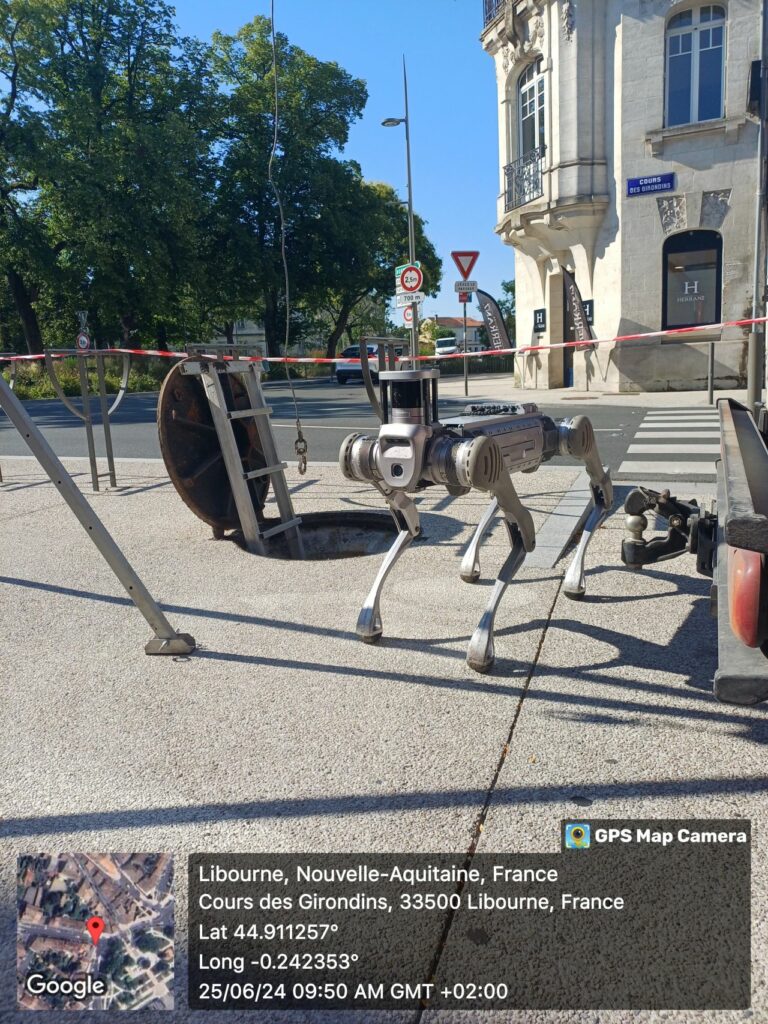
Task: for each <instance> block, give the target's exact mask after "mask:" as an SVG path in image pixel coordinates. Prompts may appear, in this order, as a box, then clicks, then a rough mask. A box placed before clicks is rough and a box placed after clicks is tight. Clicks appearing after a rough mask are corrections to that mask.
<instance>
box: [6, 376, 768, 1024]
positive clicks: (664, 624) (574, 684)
mask: <svg viewBox="0 0 768 1024" xmlns="http://www.w3.org/2000/svg"><path fill="white" fill-rule="evenodd" d="M496 395H497V396H498V392H497V391H496ZM526 396H527V397H528V396H530V392H528V393H526ZM473 397H474V396H473ZM631 397H632V398H633V399H636V398H637V396H631ZM678 397H679V396H678ZM601 400H602V399H601ZM71 465H72V467H73V470H75V471H76V472H77V473H78V476H77V477H76V479H77V481H78V483H80V485H81V486H83V487H84V488H85V493H86V495H87V496H88V499H89V501H91V502H92V504H93V506H94V508H95V509H96V510H97V512H98V514H99V515H100V516H101V517H102V519H103V521H104V522H105V524H106V525H107V526H108V528H109V529H110V530H111V531H112V532H113V535H114V537H115V539H116V540H117V541H118V543H119V544H120V545H121V547H122V548H123V550H124V551H125V553H126V554H127V555H128V557H129V558H130V559H131V561H132V562H133V565H134V567H135V568H136V570H137V571H138V572H139V574H140V576H141V577H142V579H143V580H144V582H145V583H146V584H147V585H148V587H149V589H150V591H151V592H152V593H153V595H154V596H155V597H156V598H157V599H158V600H160V601H161V603H162V604H163V607H164V609H165V610H166V613H167V615H168V617H169V619H170V620H171V622H172V624H173V625H174V626H175V627H176V628H177V629H180V630H184V631H187V632H191V633H193V634H194V636H195V637H196V639H197V641H198V643H199V645H200V650H199V651H198V652H196V653H195V654H194V655H193V656H192V657H190V658H184V659H170V658H148V657H146V656H145V655H144V653H143V645H144V643H145V642H146V640H147V639H148V638H149V629H148V627H147V626H146V624H145V622H144V620H143V619H142V618H141V616H140V615H139V613H138V612H137V611H136V610H135V609H134V608H133V606H132V605H131V604H130V602H129V601H128V599H127V598H126V596H125V595H124V593H123V592H122V591H121V589H120V587H119V584H118V583H117V581H116V580H115V579H114V577H113V576H112V575H111V573H110V571H109V569H108V568H107V566H106V564H105V563H104V562H103V561H102V560H101V559H100V557H99V556H98V553H97V552H96V550H95V548H93V547H92V546H91V545H90V544H89V542H88V539H87V537H86V536H85V534H84V533H83V530H82V528H81V527H80V526H79V524H78V523H77V522H76V520H75V519H74V517H73V516H72V515H71V514H70V513H69V511H68V510H67V509H66V507H65V506H64V505H63V503H62V501H61V500H60V498H59V496H58V494H57V493H56V491H55V488H54V487H53V486H52V485H51V484H50V483H48V482H47V481H46V480H45V479H44V477H43V476H42V474H41V471H40V470H39V467H38V466H37V464H36V463H35V462H34V461H33V460H31V459H30V460H28V461H24V460H14V463H13V473H12V477H13V479H12V480H9V482H8V483H6V484H4V485H2V486H0V521H1V522H2V530H3V537H4V541H5V542H4V543H3V544H2V545H0V606H1V607H2V612H3V614H2V619H3V623H4V625H5V629H4V630H3V634H2V637H1V638H0V657H1V658H2V664H4V665H5V666H6V684H5V700H4V702H3V706H2V712H1V713H0V716H1V717H0V726H1V727H2V735H3V743H2V747H1V748H0V749H2V755H0V756H1V760H0V777H1V778H2V782H1V783H0V787H1V788H0V836H1V837H2V848H3V852H4V856H3V858H2V860H1V861H0V934H1V935H2V939H3V946H2V948H3V949H5V950H6V967H7V969H6V970H5V971H4V972H2V983H1V986H0V1006H3V1007H6V1008H7V1007H9V1006H12V1005H13V1004H14V999H15V994H14V982H13V970H12V969H11V964H10V953H9V952H8V951H9V950H11V949H12V948H13V941H12V940H13V934H14V929H15V904H14V896H15V888H14V886H15V878H14V871H15V863H14V862H15V857H16V855H17V854H19V853H26V852H34V851H40V850H61V849H74V850H87V849H91V850H105V851H109V850H115V849H126V848H128V847H130V848H132V849H141V850H161V849H162V850H170V851H173V852H174V853H175V854H176V855H177V890H176V891H177V954H178V958H177V1011H176V1017H174V1019H177V1018H178V1019H185V1020H186V1019H187V1018H189V1019H191V1018H193V1017H196V1018H197V1017H199V1019H200V1020H201V1021H205V1022H206V1024H211V1022H214V1021H218V1020H221V1021H222V1022H226V1024H233V1022H234V1021H237V1020H241V1019H242V1020H243V1021H245V1020H251V1019H254V1018H252V1017H251V1016H250V1015H247V1014H240V1013H237V1012H227V1013H218V1014H217V1013H211V1012H208V1013H206V1014H205V1015H203V1014H193V1013H190V1012H189V1011H185V1010H184V1007H185V1005H186V1000H185V993H184V978H185V962H184V960H185V953H184V936H185V933H186V907H185V902H186V878H185V857H186V855H187V854H189V853H191V852H194V851H202V850H207V851H218V850H222V851H223V850H228V851H238V852H247V851H305V852H315V851H317V852H321V851H337V852H342V851H359V852H364V851H377V852H386V851H398V850H402V851H411V850H413V851H440V850H444V851H449V852H457V853H458V852H464V851H466V850H467V849H468V847H469V846H470V844H471V843H472V842H473V841H474V840H476V839H479V849H480V850H481V851H488V852H493V851H498V850H509V851H521V852H522V851H525V852H530V851H539V852H554V851H557V850H558V849H559V841H560V820H561V819H562V818H564V817H572V816H573V815H574V814H576V813H578V814H585V815H588V816H590V817H593V818H600V817H617V818H618V817H636V818H640V817H643V818H648V817H711V816H720V817H736V816H741V817H745V818H751V819H752V821H753V823H754V825H755V827H754V829H753V837H754V838H753V842H754V851H755V852H754V860H753V951H754V961H755V963H754V974H753V991H754V1011H753V1013H752V1015H751V1016H752V1019H754V1020H758V1019H762V1020H765V1019H768V991H767V985H768V971H767V970H766V965H767V963H768V953H766V950H767V949H768V927H767V925H766V917H767V915H766V907H767V906H768V902H767V901H766V896H768V893H766V877H767V874H766V854H765V839H764V836H763V834H762V828H761V826H764V825H765V823H766V820H767V819H768V811H767V809H766V801H765V791H766V786H767V785H768V772H766V766H765V749H766V743H768V717H767V716H768V708H767V707H765V706H763V707H757V708H754V709H744V708H731V707H726V706H724V705H721V704H718V703H717V702H716V701H715V700H714V698H713V697H712V695H711V686H712V683H711V680H712V676H713V673H714V670H715V664H716V639H715V628H714V625H713V623H712V621H711V620H710V618H709V613H708V597H707V594H708V586H709V584H708V581H706V580H704V579H703V578H701V577H697V576H696V575H695V571H694V564H693V560H692V559H690V558H681V559H678V560H675V561H671V562H667V563H664V564H663V565H662V566H660V567H659V568H657V569H651V570H648V571H646V572H644V573H642V574H640V575H634V574H631V573H629V572H627V571H626V570H625V569H624V568H623V566H622V565H621V563H620V560H619V551H620V541H621V537H622V533H623V515H622V514H621V512H618V513H616V514H615V515H613V516H612V517H611V518H610V519H609V521H608V523H607V524H606V526H605V527H604V528H603V529H602V530H601V531H599V533H598V535H597V536H596V538H595V541H594V543H593V546H592V549H591V551H590V555H589V558H588V570H589V571H588V577H587V597H586V599H585V600H584V601H583V602H580V603H573V602H570V601H568V600H567V599H566V598H565V597H564V596H563V594H562V592H561V583H562V573H563V567H564V563H563V562H562V561H561V562H560V563H559V564H558V565H557V566H556V568H555V569H551V570H536V569H524V570H523V571H522V573H521V576H520V579H519V581H517V582H516V583H514V584H513V585H512V586H511V587H510V589H509V591H508V592H507V595H506V596H505V598H504V601H503V603H502V605H501V609H500V612H499V615H498V618H497V626H498V629H497V641H496V652H497V658H498V661H497V665H496V668H495V670H494V672H493V674H492V675H489V676H478V675H476V674H475V673H473V672H472V671H471V670H469V669H468V668H467V666H466V664H465V661H464V657H465V651H466V645H467V642H468V639H469V637H470V636H471V634H472V631H473V630H474V627H475V625H476V624H477V621H478V619H479V617H480V613H481V610H482V608H483V605H484V603H485V600H486V598H487V594H488V586H489V584H490V580H491V577H492V575H493V572H494V571H495V570H496V569H497V568H498V567H499V566H500V565H501V562H502V559H503V557H504V553H505V550H506V548H507V541H506V535H505V531H504V530H503V529H501V528H497V529H496V530H495V531H494V532H493V533H492V535H491V537H490V538H489V540H488V542H487V544H486V545H485V547H484V549H483V555H482V558H481V561H482V568H483V575H482V581H481V582H480V583H479V584H478V585H476V586H474V587H473V586H469V585H467V584H463V583H461V581H460V580H459V578H458V565H459V560H460V556H461V552H462V550H463V547H464V546H465V544H466V543H467V541H468V540H469V537H470V535H471V528H472V526H473V525H474V524H475V523H477V521H478V520H479V518H480V516H481V514H482V512H483V510H484V508H485V504H486V503H485V500H484V498H483V496H482V495H479V494H472V495H469V496H467V497H466V498H458V499H455V500H453V501H451V500H450V499H448V497H447V496H446V494H445V492H444V491H442V490H440V489H438V488H435V489H434V490H429V491H427V492H425V494H424V496H423V497H422V498H421V499H420V503H419V507H420V511H421V512H422V519H423V526H424V533H425V537H424V539H423V540H421V541H419V542H417V543H416V544H414V545H413V547H412V549H411V550H410V551H409V552H408V553H407V554H406V555H405V556H404V557H403V558H402V560H401V561H400V562H399V563H398V565H397V567H396V569H395V570H394V572H393V574H392V576H391V578H390V580H389V584H388V586H387V588H386V590H385V593H384V600H383V604H382V614H383V620H384V632H385V638H384V640H383V641H382V642H381V643H380V644H379V645H376V646H367V645H364V644H362V643H360V642H359V641H358V640H357V638H356V637H355V634H354V626H355V621H356V618H357V613H358V611H359V607H360V604H361V602H362V600H363V598H364V597H365V594H366V593H367V591H368V589H369V587H370V584H371V582H372V580H373V577H374V575H375V572H376V569H377V566H378V563H379V560H380V556H369V557H363V558H353V559H345V560H335V561H323V562H319V561H314V562H302V563H286V562H283V561H280V560H277V559H269V558H260V557H257V556H252V555H247V554H246V553H244V552H243V551H242V550H241V549H240V548H238V547H237V546H236V545H235V544H232V543H229V542H226V541H219V542H216V541H214V540H212V538H211V535H210V531H209V529H208V528H207V527H206V526H205V524H203V523H202V522H200V521H199V520H198V519H196V518H195V517H194V516H193V515H192V513H191V512H189V510H188V509H187V508H186V506H184V505H183V504H182V502H181V500H180V498H179V497H178V496H177V494H176V492H175V491H174V490H173V488H172V486H171V485H170V483H169V482H168V480H167V478H166V477H165V473H164V469H163V467H162V465H161V464H159V463H156V462H147V463H141V462H137V461H130V462H128V461H126V462H118V480H119V482H120V484H121V485H127V486H126V488H125V489H124V490H118V491H107V492H104V493H101V494H99V495H91V494H90V492H89V490H88V489H87V488H86V483H87V479H88V478H87V476H86V469H85V467H84V465H83V463H82V462H81V461H79V460H76V461H74V462H73V463H72V464H71ZM579 468H580V467H578V466H576V465H574V466H573V469H570V468H567V469H566V468H557V467H545V468H543V469H542V470H540V471H539V472H537V473H535V474H532V475H529V476H526V475H520V476H518V477H516V478H515V481H516V484H517V485H518V489H519V491H520V493H521V495H522V496H523V497H524V499H525V501H526V504H527V505H528V507H529V508H530V509H531V510H532V511H533V514H534V518H535V520H536V523H537V527H541V526H542V525H543V523H544V522H545V521H546V519H547V516H548V515H550V514H551V513H552V511H553V510H554V509H555V508H556V506H557V505H558V503H559V502H560V501H561V499H562V498H563V495H564V493H565V492H566V491H567V489H568V487H570V485H571V483H572V482H573V481H574V480H575V479H576V477H577V475H578V473H579ZM289 483H290V484H291V485H292V487H293V489H294V500H295V503H296V507H297V509H298V511H299V512H300V513H306V512H310V511H327V510H334V509H339V510H341V509H346V510H352V509H380V508H381V503H380V501H379V500H378V499H377V496H376V494H375V492H374V491H373V489H371V488H368V487H364V486H362V485H349V484H348V483H347V482H345V481H343V480H342V479H341V476H340V474H339V472H338V471H337V470H336V469H335V468H333V467H332V466H322V467H317V466H312V467H310V472H309V474H308V476H307V477H305V478H299V477H298V476H297V475H295V472H294V471H293V469H292V468H291V470H289ZM697 486H698V488H699V491H698V493H697V494H694V493H690V492H689V491H686V495H685V496H686V497H689V496H697V497H699V498H705V497H710V496H711V495H708V493H707V490H706V486H705V485H697ZM623 493H624V491H623V490H622V489H619V495H618V500H617V506H618V505H619V504H620V501H621V500H622V499H623ZM565 564H567V561H566V563H565ZM486 807H487V813H486V812H485V811H484V808H486ZM584 808H588V810H587V811H585V810H584ZM480 824H482V825H483V828H482V832H481V831H480V829H479V826H480ZM438 941H439V936H436V937H435V943H436V945H435V948H437V942H438ZM54 1016H56V1017H57V1018H58V1017H61V1019H62V1021H63V1020H64V1019H67V1020H69V1019H70V1018H69V1016H66V1017H65V1015H63V1014H61V1015H54ZM746 1016H747V1015H745V1014H743V1013H711V1014H707V1015H706V1019H707V1020H710V1019H711V1020H716V1021H737V1020H743V1019H745V1017H746ZM475 1017H476V1018H477V1020H478V1021H489V1014H488V1013H485V1012H484V1013H482V1014H481V1013H478V1014H471V1013H467V1012H462V1013H459V1012H455V1013H441V1014H439V1015H438V1014H434V1013H432V1014H430V1013H429V1012H428V1013H427V1014H425V1015H424V1017H423V1020H424V1021H433V1020H436V1019H439V1020H440V1021H455V1022H457V1024H458V1022H464V1021H468V1020H471V1019H474V1018H475ZM702 1018H703V1015H702V1014H696V1013H683V1012H680V1013H671V1012H670V1013H663V1014H655V1015H654V1014H648V1013H637V1014H632V1013H629V1012H616V1013H608V1012H601V1013H596V1012H591V1013H584V1012H583V1011H579V1012H572V1013H571V1012H562V1013H554V1012H546V1013H544V1012H537V1013H532V1012H531V1013H525V1012H516V1013H514V1014H512V1013H510V1014H496V1015H493V1014H491V1015H490V1019H492V1020H493V1024H496V1022H497V1021H499V1022H500V1021H502V1020H503V1021H507V1020H509V1021H512V1020H514V1021H524V1020H525V1021H527V1020H536V1021H538V1020H541V1021H544V1020H546V1021H549V1020H551V1021H566V1020H567V1021H571V1020H573V1021H577V1020H578V1021H584V1020H594V1021H597V1020H600V1021H602V1020H605V1021H611V1022H612V1021H615V1022H619V1021H622V1022H623V1021H629V1020H651V1019H660V1020H661V1019H663V1020H665V1021H666V1020H673V1021H678V1020H679V1021H689V1020H691V1021H692V1020H697V1019H699V1020H700V1019H702ZM1 1019H2V1020H3V1021H6V1020H7V1021H20V1020H21V1014H19V1013H15V1012H12V1011H9V1010H8V1009H6V1010H5V1011H3V1012H2V1014H1ZM24 1019H26V1016H25V1018H24ZM152 1019H153V1020H154V1019H156V1018H154V1017H153V1018H152ZM258 1019H259V1020H269V1019H274V1020H280V1021H289V1020H290V1021H294V1020H296V1021H299V1020H301V1021H313V1020H323V1021H327V1022H330V1021H332V1020H334V1019H338V1015H334V1014H333V1013H329V1014H327V1015H324V1016H322V1017H321V1016H320V1015H317V1014H307V1013H302V1014H299V1013H295V1014H279V1015H278V1014H275V1015H272V1014H262V1015H261V1016H260V1017H259V1018H258ZM345 1019H346V1018H345ZM349 1019H350V1020H353V1019H354V1020H355V1021H360V1020H364V1019H369V1020H372V1021H378V1022H382V1021H385V1020H394V1019H398V1020H402V1021H405V1020H412V1019H413V1018H412V1017H409V1016H408V1015H407V1014H399V1015H395V1014H389V1015H387V1014H381V1013H379V1014H369V1015H368V1016H367V1017H366V1015H365V1014H362V1013H357V1012H355V1013H353V1014H352V1016H350V1017H349Z"/></svg>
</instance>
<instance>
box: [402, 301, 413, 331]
mask: <svg viewBox="0 0 768 1024" xmlns="http://www.w3.org/2000/svg"><path fill="white" fill-rule="evenodd" d="M403 323H404V324H407V325H408V326H409V327H410V326H411V324H412V323H413V306H406V307H405V309H404V310H403Z"/></svg>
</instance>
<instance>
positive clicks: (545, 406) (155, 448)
mask: <svg viewBox="0 0 768 1024" xmlns="http://www.w3.org/2000/svg"><path fill="white" fill-rule="evenodd" d="M265 390H266V391H267V392H268V396H269V398H268V401H269V404H270V406H271V407H272V409H273V410H274V411H273V415H272V425H273V427H274V428H275V434H276V437H277V441H278V448H279V451H280V455H281V457H282V458H283V459H285V460H286V461H287V460H290V459H291V458H293V443H294V440H295V437H296V423H295V415H294V409H293V401H292V399H291V396H290V393H289V391H288V389H287V387H286V386H285V385H284V384H274V385H273V384H268V385H267V386H266V389H265ZM296 390H297V395H298V404H299V414H300V416H301V422H302V427H303V430H304V434H305V436H306V438H307V440H308V442H309V457H310V461H311V462H335V461H336V460H337V458H338V454H339V445H340V444H341V441H342V439H343V438H344V436H345V435H346V434H347V433H349V432H351V431H353V430H376V429H377V428H378V420H377V419H376V417H375V416H374V414H373V411H372V409H371V407H370V405H369V403H368V399H367V397H366V394H365V389H364V388H363V385H362V384H361V383H354V382H353V383H350V384H346V385H344V386H339V385H338V384H336V383H335V382H332V381H324V382H322V383H320V382H317V383H316V382H306V383H305V382H302V383H299V384H298V385H297V387H296ZM440 393H441V400H440V411H441V415H444V416H449V415H457V414H459V413H461V412H462V410H463V409H464V407H465V405H466V404H467V402H468V401H476V400H481V399H482V400H487V399H493V398H494V397H496V398H497V399H498V400H502V401H511V400H516V401H520V400H521V399H520V398H519V397H518V396H519V395H520V394H521V393H520V392H515V396H514V399H513V398H512V397H510V395H509V385H508V382H507V381H506V380H505V379H503V378H490V379H489V378H487V377H485V378H482V379H481V380H471V381H470V395H469V398H465V397H464V395H463V382H462V381H461V380H458V379H455V378H454V379H451V378H449V379H446V380H445V381H441V392H440ZM523 400H524V401H537V402H538V404H539V407H540V408H541V409H542V411H544V412H546V413H548V414H550V415H552V416H576V415H579V414H583V415H588V416H589V417H590V418H591V420H592V424H593V426H594V427H595V430H596V431H597V436H598V443H599V445H600V452H601V454H602V456H603V461H604V462H605V463H606V464H607V465H610V466H611V467H612V468H613V467H618V465H619V464H620V462H621V460H622V459H623V458H624V456H625V455H626V452H627V448H628V445H629V443H630V441H631V439H632V437H633V435H634V433H635V430H636V429H637V427H638V426H639V424H640V422H641V420H642V417H643V415H644V412H645V410H644V408H643V407H642V406H640V405H638V406H637V407H633V406H627V405H620V406H616V405H607V404H606V403H605V400H604V399H596V398H595V399H585V398H583V397H578V396H574V400H573V401H568V402H566V401H564V400H561V401H559V402H548V401H547V400H546V393H545V392H536V393H531V394H529V395H527V396H526V397H525V398H524V399H523ZM25 405H26V407H27V409H28V410H29V411H30V413H31V415H32V418H33V420H34V421H35V423H36V424H37V426H38V427H40V429H41V430H42V431H43V433H44V434H45V436H46V438H47V439H48V441H49V442H50V444H51V445H52V447H53V449H54V451H55V452H56V453H57V454H58V455H60V456H77V455H86V454H87V449H86V440H85V429H84V427H83V425H82V423H81V421H80V420H78V419H77V418H76V417H75V416H73V415H72V413H70V412H68V411H67V409H65V408H64V406H63V405H62V404H61V402H59V401H58V399H50V400H37V401H33V402H26V403H25ZM97 405H98V403H97V402H96V401H94V402H93V414H94V418H95V420H96V421H98V416H97ZM156 415H157V395H156V394H150V393H145V394H129V395H127V396H126V398H125V400H124V402H123V404H122V406H121V407H120V409H119V410H118V411H117V413H116V414H115V416H114V418H113V420H112V442H113V445H114V450H115V455H116V457H118V458H120V457H122V458H150V459H153V458H159V457H160V447H159V444H158V439H157V426H156ZM100 434H101V432H100V431H99V430H97V431H96V444H97V451H98V453H99V454H100V455H103V454H104V446H103V440H102V438H101V436H100ZM2 454H6V455H26V454H28V450H27V447H26V445H25V444H24V442H23V440H22V439H21V438H20V437H19V436H18V435H17V434H16V433H15V431H14V430H13V429H12V428H11V427H10V425H9V423H8V421H7V419H5V417H3V416H1V415H0V455H2ZM556 461H560V460H556ZM562 461H563V462H565V461H567V460H562Z"/></svg>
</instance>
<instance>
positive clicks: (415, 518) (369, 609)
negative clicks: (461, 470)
mask: <svg viewBox="0 0 768 1024" xmlns="http://www.w3.org/2000/svg"><path fill="white" fill-rule="evenodd" d="M376 487H377V489H378V490H379V491H381V493H382V494H383V495H384V497H385V498H386V501H387V504H388V505H389V510H390V512H391V513H392V518H393V519H394V520H395V523H396V524H397V526H398V527H399V531H400V532H399V533H398V535H397V537H396V539H395V542H394V544H393V545H392V547H391V548H390V549H389V551H388V552H387V554H386V555H385V557H384V561H383V562H382V563H381V566H380V568H379V571H378V572H377V574H376V579H375V580H374V581H373V586H372V587H371V589H370V592H369V594H368V597H366V599H365V602H364V604H363V607H362V608H361V609H360V614H359V615H358V617H357V635H358V636H359V637H360V639H361V640H364V641H365V642H366V643H367V644H374V643H376V641H377V640H380V639H381V635H382V633H383V631H384V629H383V626H382V622H381V610H380V601H381V592H382V590H383V589H384V582H385V580H386V578H387V576H389V574H390V572H391V571H392V568H393V566H394V564H395V562H396V561H397V560H398V558H399V557H400V555H402V553H403V552H404V551H405V549H406V548H407V547H408V545H409V544H410V543H411V541H412V540H413V539H414V538H415V537H418V535H419V533H420V532H421V527H420V526H419V513H418V511H417V509H416V506H415V505H414V503H413V501H412V500H411V499H410V498H409V497H408V495H407V494H404V493H403V492H402V491H390V490H389V488H387V487H384V486H382V485H381V484H377V485H376Z"/></svg>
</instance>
